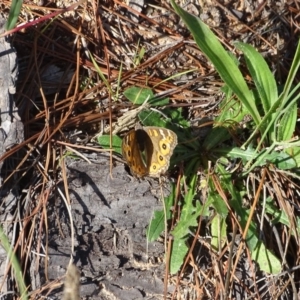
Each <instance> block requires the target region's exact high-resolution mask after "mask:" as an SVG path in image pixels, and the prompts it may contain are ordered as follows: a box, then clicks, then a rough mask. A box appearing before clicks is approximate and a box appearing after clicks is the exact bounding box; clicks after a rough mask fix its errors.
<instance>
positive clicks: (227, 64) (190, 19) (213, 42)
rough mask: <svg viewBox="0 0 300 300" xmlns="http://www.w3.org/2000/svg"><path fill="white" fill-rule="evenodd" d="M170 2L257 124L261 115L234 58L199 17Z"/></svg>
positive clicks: (172, 1)
mask: <svg viewBox="0 0 300 300" xmlns="http://www.w3.org/2000/svg"><path fill="white" fill-rule="evenodd" d="M171 3H172V6H173V7H174V9H175V11H176V12H177V14H178V15H179V16H180V17H181V18H182V19H183V21H184V22H185V24H186V26H187V27H188V29H189V30H190V32H191V33H192V35H193V37H194V39H195V41H196V43H197V45H198V47H199V48H200V49H201V50H202V51H203V53H204V54H205V55H206V56H207V57H208V59H209V60H210V61H211V62H212V63H213V65H214V67H215V68H216V70H217V71H218V73H219V75H220V76H221V78H222V79H223V80H224V82H225V83H226V84H227V85H228V86H229V87H230V88H231V89H232V91H233V92H234V93H235V94H236V95H237V96H238V98H239V99H240V101H241V102H242V103H243V105H244V106H245V107H246V108H247V110H248V112H249V113H250V114H251V116H252V118H253V120H254V122H255V123H256V124H259V123H260V120H261V117H260V115H259V113H258V110H257V108H256V106H255V101H254V97H253V94H252V92H251V91H250V90H249V88H248V86H247V84H246V82H245V80H244V78H243V76H242V74H241V72H240V70H239V68H238V67H237V66H236V64H235V62H234V60H233V59H232V58H231V57H230V55H229V54H228V53H227V52H226V51H225V49H224V48H223V47H222V45H221V43H220V42H219V41H218V39H217V38H216V36H215V35H214V34H213V33H212V31H211V30H210V29H209V28H208V26H206V25H205V24H204V23H203V22H202V21H201V20H200V19H199V18H197V17H195V16H193V15H191V14H189V13H187V12H186V11H184V10H183V9H181V8H180V7H179V6H177V5H176V3H175V2H174V0H171Z"/></svg>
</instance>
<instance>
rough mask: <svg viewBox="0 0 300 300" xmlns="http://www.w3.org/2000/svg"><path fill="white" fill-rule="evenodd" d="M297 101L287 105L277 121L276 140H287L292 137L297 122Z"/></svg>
mask: <svg viewBox="0 0 300 300" xmlns="http://www.w3.org/2000/svg"><path fill="white" fill-rule="evenodd" d="M297 106H298V105H297V102H294V103H293V104H292V105H289V107H288V109H286V110H285V112H284V114H283V117H282V118H281V119H280V121H279V122H278V123H277V126H276V128H277V130H278V131H277V141H279V142H281V141H288V140H289V139H291V138H292V136H293V133H294V132H295V129H296V122H297Z"/></svg>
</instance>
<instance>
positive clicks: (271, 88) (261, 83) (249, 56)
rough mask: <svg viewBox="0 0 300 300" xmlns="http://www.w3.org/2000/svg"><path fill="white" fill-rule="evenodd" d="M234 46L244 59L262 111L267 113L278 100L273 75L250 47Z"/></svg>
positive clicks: (237, 43) (239, 44)
mask: <svg viewBox="0 0 300 300" xmlns="http://www.w3.org/2000/svg"><path fill="white" fill-rule="evenodd" d="M234 45H235V46H236V47H237V48H238V49H239V50H241V51H242V52H243V53H244V55H245V59H246V63H247V66H248V69H249V71H250V74H251V76H252V78H253V81H254V83H255V86H256V88H257V91H258V93H259V95H260V100H261V102H262V104H263V107H264V111H265V113H267V112H268V111H269V110H270V108H271V107H272V105H273V104H274V103H275V101H276V100H277V99H278V91H277V85H276V82H275V79H274V75H273V74H272V72H271V71H270V69H269V66H268V65H267V63H266V61H265V60H264V58H263V57H262V56H261V54H260V53H258V52H257V51H256V50H255V49H254V48H253V47H252V46H251V45H248V44H245V43H240V42H236V43H234Z"/></svg>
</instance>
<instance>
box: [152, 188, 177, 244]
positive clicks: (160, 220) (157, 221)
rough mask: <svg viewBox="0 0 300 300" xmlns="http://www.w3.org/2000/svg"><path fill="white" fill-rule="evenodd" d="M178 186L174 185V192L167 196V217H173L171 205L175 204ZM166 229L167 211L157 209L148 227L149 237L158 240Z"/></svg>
mask: <svg viewBox="0 0 300 300" xmlns="http://www.w3.org/2000/svg"><path fill="white" fill-rule="evenodd" d="M175 190H176V186H175V185H174V184H173V185H172V192H171V193H170V195H169V196H168V197H166V198H165V201H164V203H165V209H166V213H167V216H166V219H167V220H169V219H170V217H171V207H172V205H173V204H174V199H175ZM164 230H165V213H164V210H160V211H155V212H154V217H153V219H152V220H151V222H150V224H149V226H148V228H147V239H148V241H150V242H153V241H155V240H157V238H158V237H159V236H160V235H161V233H162V232H163V231H164Z"/></svg>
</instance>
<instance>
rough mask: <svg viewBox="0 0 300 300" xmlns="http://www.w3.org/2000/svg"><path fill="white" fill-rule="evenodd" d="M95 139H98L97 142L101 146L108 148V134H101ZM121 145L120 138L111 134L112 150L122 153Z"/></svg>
mask: <svg viewBox="0 0 300 300" xmlns="http://www.w3.org/2000/svg"><path fill="white" fill-rule="evenodd" d="M97 140H98V144H99V145H100V146H101V147H103V148H105V149H109V148H110V136H109V135H101V136H99V137H98V138H97ZM121 146H122V139H121V138H120V137H118V136H116V135H113V136H112V148H113V151H115V152H117V153H120V154H122V150H121Z"/></svg>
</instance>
